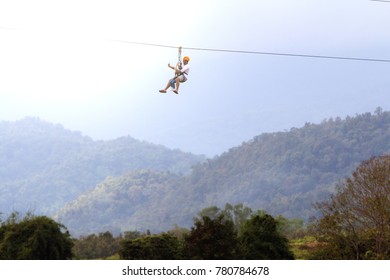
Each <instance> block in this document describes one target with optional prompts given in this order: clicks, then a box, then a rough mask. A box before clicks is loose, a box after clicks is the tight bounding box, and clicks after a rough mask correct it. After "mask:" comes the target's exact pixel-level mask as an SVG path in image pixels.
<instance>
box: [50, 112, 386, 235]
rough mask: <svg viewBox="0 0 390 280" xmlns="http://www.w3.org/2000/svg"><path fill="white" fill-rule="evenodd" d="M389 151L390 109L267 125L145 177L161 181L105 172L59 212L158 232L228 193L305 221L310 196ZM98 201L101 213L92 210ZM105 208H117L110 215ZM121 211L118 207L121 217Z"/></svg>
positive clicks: (319, 195)
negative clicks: (204, 156)
mask: <svg viewBox="0 0 390 280" xmlns="http://www.w3.org/2000/svg"><path fill="white" fill-rule="evenodd" d="M389 152H390V112H382V111H380V110H377V111H376V113H375V114H371V113H367V114H363V115H358V116H356V117H353V118H352V117H347V118H346V119H345V120H342V119H340V118H336V119H329V120H326V121H324V122H322V123H321V124H317V125H315V124H306V125H305V126H304V127H302V128H299V129H298V128H293V129H291V130H290V131H286V132H278V133H264V134H262V135H260V136H257V137H255V138H254V139H253V140H251V141H248V142H245V143H243V144H242V145H241V146H240V147H236V148H233V149H231V150H229V151H228V152H226V153H224V154H222V155H221V156H218V157H215V158H213V159H209V160H207V161H206V162H205V163H203V164H198V165H196V166H194V167H193V169H192V172H191V173H190V174H188V175H186V176H176V177H175V178H174V176H171V178H169V179H168V178H167V175H166V174H165V173H162V174H160V173H159V172H149V173H148V175H147V177H149V179H148V181H149V182H160V183H159V184H155V183H153V184H152V186H146V185H145V183H144V181H141V183H137V182H138V181H139V179H136V180H134V178H132V177H134V176H135V177H138V175H137V174H136V172H135V173H134V172H130V173H127V174H125V175H123V176H121V177H117V178H107V179H106V180H105V181H104V182H103V183H101V184H98V185H97V186H96V188H95V189H94V190H92V191H90V192H88V193H86V194H84V195H83V196H81V197H80V198H78V199H77V200H75V201H74V202H73V203H71V204H69V205H67V206H66V207H64V208H63V209H62V210H61V212H60V213H59V216H58V217H59V218H61V221H63V222H64V223H65V224H67V225H68V228H69V229H70V230H71V231H72V232H80V229H85V228H87V226H90V225H91V226H92V225H93V226H92V227H90V228H88V229H89V230H93V231H94V232H99V231H102V230H107V229H110V230H116V231H118V229H120V230H133V229H140V230H145V229H150V230H152V231H154V232H159V231H164V230H168V229H169V227H170V226H171V225H172V224H178V225H180V226H183V227H190V226H191V219H192V217H194V215H196V213H197V212H198V210H199V209H202V208H205V207H208V206H209V205H216V207H223V206H224V204H225V203H226V202H227V201H229V202H230V203H231V204H239V203H245V205H247V206H250V207H251V208H253V209H258V208H261V209H264V210H265V211H267V213H269V214H271V215H273V216H275V217H276V216H277V215H282V216H283V217H286V218H289V219H296V218H299V219H302V220H305V221H307V220H308V219H309V218H310V217H312V216H314V215H317V214H318V210H316V209H315V208H314V207H313V203H315V202H317V201H321V200H325V199H326V198H328V197H329V195H330V194H331V193H333V192H334V191H335V184H336V183H337V182H338V181H339V180H341V179H342V178H345V177H346V176H348V175H349V174H351V172H352V171H353V170H354V169H355V168H356V167H357V166H358V165H359V163H360V162H361V161H362V160H365V159H368V158H370V157H371V156H373V155H383V154H385V153H389ZM171 175H172V174H171ZM153 177H154V179H153ZM164 178H166V179H164ZM132 182H133V183H132ZM148 184H149V183H148ZM103 185H104V186H105V187H103ZM153 186H154V187H153ZM102 207H104V209H105V211H104V213H102V215H95V213H96V211H100V210H99V209H102ZM232 211H234V210H232ZM106 213H107V214H106ZM109 213H111V214H116V215H112V216H111V218H110V217H109ZM225 214H226V213H225ZM119 215H123V216H122V218H121V219H120V221H119V219H118V217H119ZM226 215H227V214H226ZM80 217H83V220H82V221H81V220H79V218H80ZM78 221H79V222H78ZM297 226H298V227H299V225H297ZM76 230H77V231H76ZM236 230H238V228H236ZM82 233H83V234H85V232H82ZM297 234H298V235H297V236H296V237H299V233H297Z"/></svg>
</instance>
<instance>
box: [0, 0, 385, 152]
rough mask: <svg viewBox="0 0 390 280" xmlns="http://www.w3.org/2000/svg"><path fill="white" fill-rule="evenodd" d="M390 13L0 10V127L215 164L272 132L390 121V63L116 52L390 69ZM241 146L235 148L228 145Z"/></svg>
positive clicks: (162, 7) (335, 1)
mask: <svg viewBox="0 0 390 280" xmlns="http://www.w3.org/2000/svg"><path fill="white" fill-rule="evenodd" d="M389 27H390V4H388V3H381V2H374V1H369V0H243V1H237V0H208V1H199V0H197V1H184V0H181V1H176V0H166V1H152V0H146V1H145V0H142V1H117V0H114V1H113V0H103V1H86V0H78V1H75V0H70V1H69V0H68V1H54V0H51V1H49V0H47V1H43V0H35V1H27V0H12V1H11V0H9V1H7V0H0V120H17V119H21V118H23V117H25V116H38V117H40V118H41V119H43V120H46V121H50V122H54V123H61V124H63V125H64V126H65V127H66V128H69V129H72V130H80V131H81V132H83V134H85V135H88V136H91V137H93V138H94V139H111V138H116V137H119V136H125V135H131V136H133V137H135V138H138V139H144V140H147V141H150V142H154V143H157V144H164V145H166V146H169V147H171V148H176V147H177V148H181V149H183V150H186V151H192V152H196V153H206V154H215V153H216V152H222V151H224V150H226V149H227V148H229V147H232V146H234V145H238V144H240V141H244V140H249V139H250V138H252V137H253V136H255V135H258V134H260V133H262V132H265V131H279V130H283V129H288V128H290V127H292V126H300V125H302V124H304V122H305V121H309V122H318V121H321V120H322V119H324V118H327V117H332V116H333V117H335V116H342V117H343V116H345V115H347V114H350V115H354V114H357V113H363V112H367V111H371V112H372V111H374V109H375V107H376V106H381V107H382V108H383V109H385V110H390V105H389V104H390V98H389V86H390V82H389V81H388V80H389V79H388V74H389V70H390V63H371V62H355V61H332V60H321V59H308V58H292V57H275V56H261V55H243V54H227V53H218V52H215V53H214V52H200V51H194V50H192V51H189V50H184V51H183V55H189V56H190V57H191V61H190V65H191V72H190V76H189V81H188V82H187V83H186V84H184V85H183V86H182V88H181V92H180V94H179V95H178V96H176V95H174V94H172V93H168V94H167V95H161V94H159V93H158V89H160V88H162V87H164V86H165V84H166V82H167V79H169V78H170V77H171V76H172V72H170V71H169V69H168V68H167V67H166V64H167V63H168V62H171V63H175V62H176V60H177V51H176V50H175V49H168V48H156V47H147V46H137V45H131V44H126V43H119V42H112V41H108V40H107V39H113V40H127V41H137V42H145V43H155V44H163V45H174V46H183V47H200V48H217V49H237V50H252V51H261V52H281V53H298V54H301V53H303V54H313V55H331V56H347V57H370V58H382V59H390V36H389V32H388V30H389ZM229 141H230V142H229Z"/></svg>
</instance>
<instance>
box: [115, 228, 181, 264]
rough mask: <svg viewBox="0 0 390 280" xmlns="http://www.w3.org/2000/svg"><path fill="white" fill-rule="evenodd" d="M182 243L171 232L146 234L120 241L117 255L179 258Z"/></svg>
mask: <svg viewBox="0 0 390 280" xmlns="http://www.w3.org/2000/svg"><path fill="white" fill-rule="evenodd" d="M181 254H182V244H181V242H180V240H179V239H178V238H177V237H176V236H173V235H171V234H168V233H162V234H159V235H153V236H151V235H148V236H145V237H141V238H136V239H133V240H124V241H122V243H121V248H120V250H119V256H120V258H121V259H127V260H179V259H181V258H182V255H181Z"/></svg>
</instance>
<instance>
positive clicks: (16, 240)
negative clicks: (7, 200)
mask: <svg viewBox="0 0 390 280" xmlns="http://www.w3.org/2000/svg"><path fill="white" fill-rule="evenodd" d="M72 246H73V243H72V240H71V238H70V235H69V233H68V232H67V231H66V228H65V227H64V226H63V225H61V224H58V223H56V222H55V221H53V220H52V219H50V218H48V217H45V216H36V217H34V216H31V215H27V216H26V217H25V218H24V219H20V218H19V215H18V214H17V213H12V214H11V215H10V217H9V218H8V219H7V220H6V221H5V222H2V224H1V227H0V259H3V260H18V259H19V260H61V259H70V258H71V257H72V252H71V248H72Z"/></svg>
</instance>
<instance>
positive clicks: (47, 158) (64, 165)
mask: <svg viewBox="0 0 390 280" xmlns="http://www.w3.org/2000/svg"><path fill="white" fill-rule="evenodd" d="M203 160H204V157H203V156H197V155H193V154H190V153H184V152H181V151H179V150H170V149H168V148H165V147H164V146H161V145H155V144H151V143H146V142H142V141H139V140H136V139H134V138H132V137H130V136H127V137H120V138H117V139H114V140H107V141H94V140H92V139H91V138H89V137H86V136H82V135H81V133H80V132H73V131H70V130H67V129H65V128H63V127H62V125H55V124H51V123H49V122H45V121H42V120H40V119H39V118H31V117H29V118H25V119H23V120H20V121H16V122H0V206H1V208H0V212H3V213H7V212H9V211H13V210H17V211H21V212H23V211H30V210H31V211H33V212H38V213H45V214H50V213H54V212H55V211H57V210H58V209H59V208H60V207H62V206H63V204H64V203H66V202H69V201H71V200H73V199H75V198H77V197H78V196H79V195H80V194H82V193H83V192H85V191H87V190H88V189H90V188H93V187H94V186H95V185H96V184H98V183H99V182H101V181H103V180H104V179H105V178H106V177H107V176H119V175H121V174H123V173H125V172H128V171H130V170H134V169H145V168H146V169H151V170H156V171H170V172H172V173H178V174H185V173H188V172H190V170H191V166H193V165H194V164H196V163H198V162H200V161H203Z"/></svg>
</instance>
